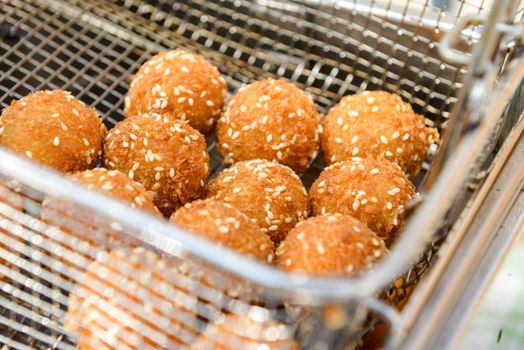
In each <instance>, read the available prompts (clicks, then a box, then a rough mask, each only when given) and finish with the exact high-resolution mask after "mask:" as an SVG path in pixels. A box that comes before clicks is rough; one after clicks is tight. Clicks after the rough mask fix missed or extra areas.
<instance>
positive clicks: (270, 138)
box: [266, 134, 273, 142]
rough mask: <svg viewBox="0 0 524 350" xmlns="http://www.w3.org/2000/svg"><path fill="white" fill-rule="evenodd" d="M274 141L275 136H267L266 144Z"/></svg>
mask: <svg viewBox="0 0 524 350" xmlns="http://www.w3.org/2000/svg"><path fill="white" fill-rule="evenodd" d="M271 140H273V135H271V134H269V135H267V136H266V142H271Z"/></svg>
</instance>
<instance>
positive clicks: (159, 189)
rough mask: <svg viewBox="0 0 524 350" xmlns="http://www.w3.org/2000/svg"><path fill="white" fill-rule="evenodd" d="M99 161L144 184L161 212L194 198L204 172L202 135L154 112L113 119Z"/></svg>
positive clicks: (206, 163)
mask: <svg viewBox="0 0 524 350" xmlns="http://www.w3.org/2000/svg"><path fill="white" fill-rule="evenodd" d="M104 164H105V166H106V167H107V168H108V169H117V170H120V171H122V172H124V173H126V174H128V176H129V178H130V179H134V180H135V181H138V182H140V183H141V184H142V185H144V187H145V188H146V189H147V190H148V191H151V192H152V193H153V196H154V202H155V204H156V206H157V207H158V209H160V211H161V212H162V213H163V214H164V215H167V216H169V215H171V214H172V213H173V212H174V211H175V210H176V209H177V208H178V207H180V206H182V205H184V204H185V203H187V202H189V201H191V200H192V199H195V198H197V197H198V196H199V195H200V194H201V192H202V190H203V188H204V184H205V180H206V179H207V177H208V176H209V154H208V153H207V150H206V142H205V140H204V137H203V136H202V135H201V134H200V133H199V132H198V131H196V130H195V129H193V128H192V127H190V126H189V125H187V124H186V123H185V122H183V121H181V120H177V119H174V118H172V117H170V116H166V115H164V116H161V115H159V114H156V113H153V114H143V115H141V116H134V117H129V118H126V119H125V120H123V121H121V122H120V123H118V124H117V125H116V126H115V127H114V128H113V129H112V130H111V131H110V132H109V133H108V134H107V137H106V142H105V144H104Z"/></svg>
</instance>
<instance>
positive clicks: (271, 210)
mask: <svg viewBox="0 0 524 350" xmlns="http://www.w3.org/2000/svg"><path fill="white" fill-rule="evenodd" d="M206 197H208V198H215V199H217V200H220V201H223V202H225V203H230V204H231V205H233V206H234V207H236V208H237V209H239V210H240V211H241V212H243V213H244V214H246V215H247V216H248V217H249V218H251V220H252V221H253V222H255V223H257V224H258V227H260V230H261V231H262V232H264V233H266V234H268V235H269V236H270V237H271V239H272V240H273V241H274V242H275V243H279V242H280V241H281V240H282V239H284V237H285V236H286V233H287V232H288V231H289V230H290V229H292V228H293V227H294V226H295V225H296V223H297V222H299V221H301V220H303V219H304V218H306V217H307V215H308V203H307V192H306V189H305V188H304V186H303V185H302V182H301V181H300V178H299V177H298V176H297V175H296V174H295V173H294V172H293V170H291V169H289V168H288V167H286V166H284V165H281V164H278V163H272V162H270V161H267V160H260V159H255V160H250V161H245V162H238V163H235V164H234V165H233V166H231V167H230V168H228V169H225V170H224V171H223V172H222V173H220V174H219V175H218V176H217V177H216V178H215V179H213V180H212V181H211V182H209V184H208V186H207V188H206Z"/></svg>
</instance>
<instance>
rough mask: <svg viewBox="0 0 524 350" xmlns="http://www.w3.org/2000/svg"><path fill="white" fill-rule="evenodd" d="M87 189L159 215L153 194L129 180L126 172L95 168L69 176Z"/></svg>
mask: <svg viewBox="0 0 524 350" xmlns="http://www.w3.org/2000/svg"><path fill="white" fill-rule="evenodd" d="M70 178H71V179H72V180H73V181H76V182H78V183H80V184H82V185H84V186H85V187H87V188H89V189H94V190H97V191H100V192H103V193H105V194H107V195H109V196H111V197H114V198H116V199H119V200H121V201H123V202H126V203H127V204H129V205H130V206H131V207H132V208H136V209H141V210H145V211H147V212H149V213H151V214H153V215H160V212H159V211H158V209H157V207H156V206H155V204H154V203H153V196H152V195H151V193H149V192H147V191H146V189H145V188H144V186H142V185H141V184H139V183H138V182H135V181H133V180H131V179H130V178H129V177H128V176H127V175H126V174H124V173H122V172H120V171H118V170H107V169H104V168H96V169H93V170H86V171H82V172H79V173H76V174H73V175H71V176H70Z"/></svg>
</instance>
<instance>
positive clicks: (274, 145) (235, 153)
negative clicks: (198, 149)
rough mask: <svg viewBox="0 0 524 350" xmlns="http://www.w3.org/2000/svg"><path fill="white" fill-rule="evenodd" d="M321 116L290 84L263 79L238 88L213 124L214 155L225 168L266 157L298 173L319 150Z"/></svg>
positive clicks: (303, 94)
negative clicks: (215, 132)
mask: <svg viewBox="0 0 524 350" xmlns="http://www.w3.org/2000/svg"><path fill="white" fill-rule="evenodd" d="M319 131H320V115H319V114H318V113H317V111H316V106H315V104H314V102H313V100H312V99H311V97H310V96H308V95H306V94H305V93H304V92H303V91H302V90H300V89H299V88H297V87H296V86H295V85H293V84H292V83H289V82H287V81H284V80H275V79H265V80H261V81H258V82H256V83H253V84H251V85H248V86H246V87H243V88H241V89H240V90H239V91H238V93H237V94H236V95H235V96H234V97H233V98H232V99H231V101H230V102H229V103H228V105H227V107H226V110H225V112H224V115H223V116H222V117H221V118H220V119H219V120H218V123H217V136H218V151H219V152H220V154H221V155H222V158H223V160H224V163H225V164H227V165H229V164H233V163H235V162H238V161H244V160H250V159H267V160H271V161H276V162H278V163H281V164H284V165H287V166H289V167H290V168H291V169H293V170H294V171H296V172H298V173H301V172H303V171H304V170H306V169H307V167H308V165H309V163H310V162H311V160H312V159H313V158H314V157H315V155H316V154H317V151H318V144H319Z"/></svg>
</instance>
